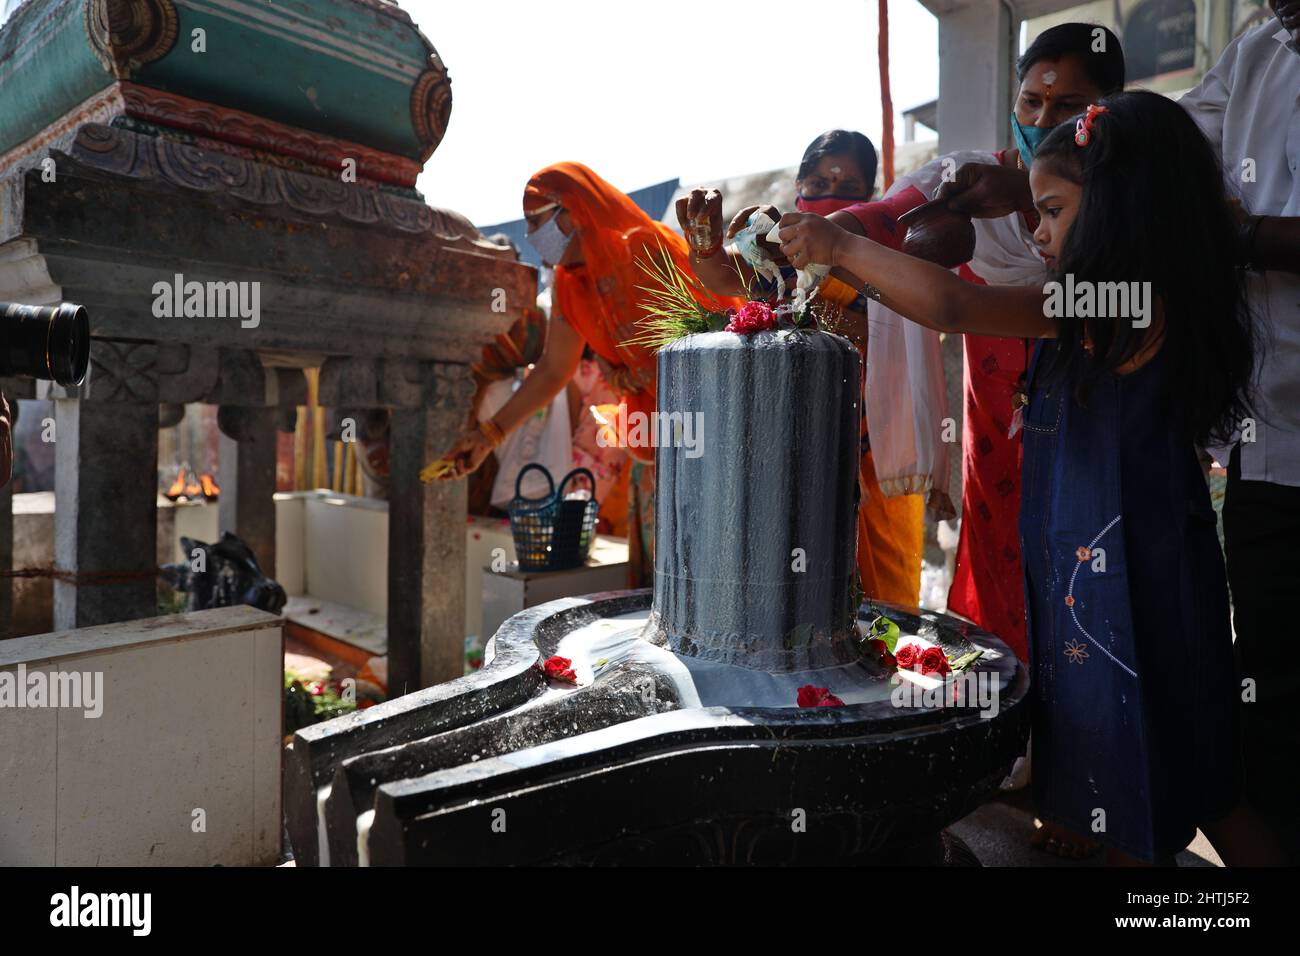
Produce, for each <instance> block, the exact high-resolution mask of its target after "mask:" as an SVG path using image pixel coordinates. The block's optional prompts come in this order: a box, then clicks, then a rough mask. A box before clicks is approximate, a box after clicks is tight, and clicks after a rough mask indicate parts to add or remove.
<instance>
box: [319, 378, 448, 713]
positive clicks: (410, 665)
mask: <svg viewBox="0 0 1300 956" xmlns="http://www.w3.org/2000/svg"><path fill="white" fill-rule="evenodd" d="M473 394H474V382H473V378H472V377H471V375H470V372H469V368H468V366H465V365H456V364H449V363H442V362H415V361H411V360H406V359H347V358H332V359H329V360H328V361H327V362H326V363H325V364H324V365H323V366H322V367H321V376H320V396H321V397H320V402H321V404H322V405H324V406H327V407H348V408H379V407H388V408H391V409H392V410H393V411H392V419H391V423H390V426H389V435H390V439H389V441H390V445H389V481H390V488H389V495H388V686H389V693H390V694H391V695H393V696H396V695H399V694H406V693H409V692H411V691H413V690H417V689H418V688H421V687H428V686H430V685H432V684H438V683H441V682H443V681H448V680H454V679H455V678H457V677H460V676H461V675H462V674H463V673H464V662H465V658H464V653H465V650H464V648H465V560H466V553H465V516H466V513H467V503H468V497H467V492H466V485H465V482H463V481H457V482H450V483H435V484H424V483H423V482H422V481H420V469H422V468H423V467H424V466H425V465H427V464H428V463H429V462H430V461H432V460H433V459H434V458H436V457H437V456H438V455H440V454H442V453H443V452H445V451H446V450H447V449H448V447H450V445H451V443H452V441H453V440H454V438H455V437H456V434H457V432H458V431H459V430H460V428H461V426H462V424H463V423H464V422H465V419H466V416H467V414H468V412H469V405H470V400H471V398H472V397H473Z"/></svg>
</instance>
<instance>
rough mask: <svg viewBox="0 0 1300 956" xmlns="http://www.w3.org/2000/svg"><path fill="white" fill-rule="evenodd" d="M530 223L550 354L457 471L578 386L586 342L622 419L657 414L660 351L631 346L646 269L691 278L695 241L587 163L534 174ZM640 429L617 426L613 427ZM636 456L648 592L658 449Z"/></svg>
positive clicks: (634, 571)
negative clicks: (547, 305)
mask: <svg viewBox="0 0 1300 956" xmlns="http://www.w3.org/2000/svg"><path fill="white" fill-rule="evenodd" d="M524 217H525V219H527V221H528V238H529V241H530V242H532V243H533V245H534V246H535V247H536V249H537V251H538V252H539V253H541V255H542V259H543V260H544V261H545V262H546V264H547V265H550V266H553V267H554V268H555V285H554V289H553V291H552V299H551V301H552V309H551V325H550V330H549V332H548V334H547V337H546V348H545V351H544V352H543V353H542V357H541V360H540V361H539V362H538V363H537V365H536V366H535V367H534V369H533V371H532V373H531V374H530V375H529V376H528V378H527V379H526V380H525V381H524V383H523V385H521V386H520V387H519V390H518V391H517V392H515V394H514V396H513V397H512V398H511V399H510V401H508V402H507V403H506V404H505V405H504V406H503V407H502V408H501V410H500V411H498V412H497V413H496V415H494V416H493V417H492V418H491V419H488V420H486V421H480V422H477V423H476V424H475V425H474V426H473V427H471V428H469V429H467V430H466V432H465V433H464V434H462V435H461V437H460V439H459V440H458V441H457V443H456V444H455V446H453V448H452V451H451V453H450V457H452V458H454V459H455V460H456V465H457V472H456V474H458V475H463V474H466V473H468V472H470V471H473V470H474V469H475V468H477V467H478V466H479V465H480V464H481V463H482V461H483V459H484V458H486V457H487V455H488V453H489V452H490V451H491V450H492V448H493V447H495V446H496V444H498V443H499V442H500V441H501V439H502V438H504V437H505V435H506V434H507V433H509V432H510V431H511V430H512V429H514V428H516V427H517V426H518V425H519V424H520V423H521V422H523V421H524V420H525V419H527V418H528V417H529V416H530V415H532V414H533V413H534V412H536V411H537V410H538V409H539V408H542V407H543V406H545V405H546V404H547V403H549V402H550V401H551V399H552V398H554V397H555V395H556V393H558V392H559V391H560V389H562V388H564V387H565V386H566V385H567V384H568V383H569V381H570V380H571V379H572V378H573V373H574V371H575V370H576V369H577V367H578V363H579V362H580V361H581V359H582V352H583V347H584V345H589V346H591V349H592V351H593V352H594V353H595V355H596V358H597V361H598V363H599V364H600V367H601V371H602V372H603V373H604V376H605V380H606V381H607V382H608V383H609V385H610V386H611V387H612V388H613V389H614V390H615V391H616V392H617V393H618V394H619V396H620V415H626V416H628V417H629V418H630V417H631V416H632V415H634V414H637V413H641V414H644V415H646V416H647V420H648V416H649V414H650V413H651V412H653V411H654V410H655V354H654V350H653V349H652V348H650V347H648V346H645V345H640V344H636V343H633V342H632V340H633V339H635V338H637V337H638V336H639V335H641V334H642V333H643V332H644V330H643V329H641V328H639V327H638V323H640V322H641V321H642V320H643V319H644V318H645V317H646V312H645V309H644V307H643V303H644V301H645V299H646V293H645V292H643V291H642V290H641V289H640V288H638V286H643V285H646V284H647V283H648V279H647V277H646V275H645V274H644V273H643V272H642V271H641V268H640V266H639V265H638V264H637V263H638V260H641V261H647V262H648V261H650V260H651V258H652V257H658V256H660V255H663V254H667V255H669V256H671V258H672V259H673V260H674V262H675V263H676V264H677V266H678V267H679V268H680V269H682V270H683V271H686V272H689V271H690V263H689V261H688V257H687V248H686V240H684V239H683V238H682V237H681V236H679V235H677V234H676V233H675V232H673V231H672V230H671V229H669V228H668V227H667V226H665V225H663V224H662V223H659V222H655V221H654V220H653V219H651V218H650V217H649V216H648V215H646V214H645V212H643V211H642V210H641V208H640V207H638V206H637V205H636V203H634V202H633V201H632V200H631V199H629V198H628V197H627V196H626V195H625V194H624V193H621V192H619V191H618V190H617V189H615V188H614V187H613V186H611V185H610V184H609V183H607V182H605V180H603V179H601V178H600V177H599V176H597V175H596V174H595V173H594V172H592V171H591V170H590V169H588V168H587V167H586V166H583V165H582V164H581V163H556V164H555V165H554V166H548V167H546V168H545V169H543V170H541V171H540V172H538V173H537V174H535V175H534V176H533V177H532V179H530V180H529V181H528V186H527V188H526V189H525V190H524ZM661 250H662V251H661ZM707 304H709V305H710V306H711V307H716V303H707ZM726 304H731V303H730V302H724V305H726ZM634 421H635V420H634ZM639 433H640V431H639V430H638V429H634V428H624V427H620V426H618V425H616V426H615V427H612V428H610V429H609V430H608V431H607V434H610V435H613V434H618V435H624V434H628V435H633V434H639ZM628 451H629V452H630V454H631V455H632V456H633V464H632V469H631V475H630V478H629V487H628V560H629V563H630V574H629V577H630V583H631V584H632V585H633V586H635V587H644V586H649V585H650V584H651V583H652V581H653V574H654V448H653V446H652V445H651V444H650V443H648V442H647V443H643V444H639V445H630V446H629V447H628Z"/></svg>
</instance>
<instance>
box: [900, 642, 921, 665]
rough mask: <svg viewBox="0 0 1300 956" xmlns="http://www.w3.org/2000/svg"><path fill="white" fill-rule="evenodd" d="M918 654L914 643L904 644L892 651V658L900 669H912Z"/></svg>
mask: <svg viewBox="0 0 1300 956" xmlns="http://www.w3.org/2000/svg"><path fill="white" fill-rule="evenodd" d="M919 656H920V654H919V653H918V652H917V649H916V645H915V644H904V645H903V646H902V647H900V648H898V649H897V650H895V651H894V660H896V661H897V662H898V669H899V670H901V671H910V670H914V669H915V668H916V659H917V658H918V657H919Z"/></svg>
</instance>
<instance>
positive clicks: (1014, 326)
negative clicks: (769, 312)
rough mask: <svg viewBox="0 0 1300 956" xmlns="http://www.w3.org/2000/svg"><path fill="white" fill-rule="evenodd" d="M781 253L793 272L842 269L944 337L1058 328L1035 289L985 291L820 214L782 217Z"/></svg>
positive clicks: (1050, 333) (1049, 333)
mask: <svg viewBox="0 0 1300 956" xmlns="http://www.w3.org/2000/svg"><path fill="white" fill-rule="evenodd" d="M779 235H780V237H781V251H782V252H783V253H785V255H786V256H787V257H789V259H790V262H791V264H793V265H794V266H795V268H798V269H802V268H804V267H805V266H807V265H808V264H809V263H813V262H817V263H821V264H823V265H830V266H832V267H833V268H838V269H843V270H844V271H845V272H848V273H850V274H852V275H853V276H855V277H857V278H858V279H859V280H860V281H862V282H865V283H869V284H870V285H872V286H873V287H875V289H876V290H878V291H879V292H880V301H881V302H882V303H883V304H884V305H886V306H888V307H889V308H891V309H893V310H894V311H895V312H897V313H899V314H900V315H903V316H905V317H906V318H909V319H911V320H912V321H913V322H916V323H917V324H919V325H924V326H925V327H926V328H930V329H934V330H936V331H939V332H973V333H975V334H977V335H1004V336H1015V337H1019V338H1053V337H1055V335H1056V322H1055V321H1054V320H1053V319H1052V318H1050V317H1049V316H1047V315H1046V314H1045V313H1044V308H1043V303H1044V300H1045V294H1044V292H1043V290H1042V288H1040V287H1038V286H1027V287H1016V288H1012V287H1007V286H981V285H975V284H974V283H970V282H965V281H963V280H962V279H960V278H958V277H957V276H956V275H954V274H953V273H951V272H949V271H948V270H947V269H944V268H942V267H941V266H937V265H935V264H934V263H932V262H926V261H925V260H923V259H917V258H915V257H913V256H909V255H906V254H904V253H902V252H895V251H894V250H893V249H889V248H887V247H885V246H882V245H880V244H879V243H876V242H872V241H871V240H870V239H867V238H866V237H864V236H856V235H853V234H852V233H850V232H848V231H847V230H845V229H842V228H840V227H839V226H837V225H835V224H834V223H832V222H830V221H828V220H826V219H823V218H822V217H820V216H812V215H807V214H804V213H787V214H786V215H784V216H782V217H781V231H780V233H779Z"/></svg>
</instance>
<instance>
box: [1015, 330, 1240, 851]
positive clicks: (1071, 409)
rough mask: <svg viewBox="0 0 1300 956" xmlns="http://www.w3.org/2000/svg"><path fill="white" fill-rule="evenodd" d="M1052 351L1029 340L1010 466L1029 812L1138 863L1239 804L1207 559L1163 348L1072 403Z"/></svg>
mask: <svg viewBox="0 0 1300 956" xmlns="http://www.w3.org/2000/svg"><path fill="white" fill-rule="evenodd" d="M1056 353H1057V346H1056V343H1055V342H1054V341H1052V340H1043V341H1041V342H1040V343H1039V345H1038V347H1037V349H1036V351H1035V354H1034V359H1033V362H1032V363H1031V368H1030V377H1029V395H1030V399H1029V405H1028V406H1027V408H1026V409H1025V415H1024V457H1023V461H1022V468H1021V480H1022V498H1021V510H1020V540H1021V553H1022V558H1023V562H1024V569H1025V597H1026V604H1025V606H1026V608H1027V610H1028V618H1029V649H1030V661H1031V666H1032V679H1033V690H1034V698H1033V699H1034V715H1033V781H1034V796H1035V802H1036V805H1037V808H1038V812H1039V814H1040V815H1041V816H1043V818H1044V819H1047V820H1050V821H1052V822H1054V823H1058V824H1060V825H1062V826H1066V827H1069V828H1070V829H1073V830H1075V831H1077V832H1079V833H1083V834H1089V835H1092V836H1093V838H1094V839H1097V840H1098V841H1099V842H1101V843H1103V844H1105V845H1107V846H1111V847H1114V848H1116V849H1119V850H1121V851H1124V852H1126V853H1128V854H1130V855H1133V856H1136V857H1139V858H1141V859H1144V860H1147V861H1151V862H1154V861H1157V860H1159V859H1163V858H1166V857H1169V856H1171V855H1172V854H1174V853H1176V852H1178V851H1179V850H1181V849H1183V848H1184V847H1185V846H1186V845H1187V844H1188V843H1190V842H1191V840H1192V838H1193V837H1194V835H1195V830H1196V827H1197V826H1198V825H1199V824H1201V823H1204V822H1206V821H1209V820H1213V819H1216V818H1217V817H1220V816H1222V815H1223V814H1225V813H1227V812H1228V811H1229V810H1231V809H1232V808H1233V806H1234V805H1235V804H1236V802H1237V799H1238V795H1239V792H1240V787H1241V771H1240V765H1239V747H1238V741H1237V725H1236V704H1237V685H1236V681H1235V678H1234V672H1233V661H1232V637H1231V628H1230V622H1229V616H1228V591H1227V579H1226V576H1225V574H1224V567H1223V556H1222V552H1221V550H1220V548H1219V542H1218V537H1217V534H1216V531H1215V515H1214V510H1213V508H1212V507H1211V505H1210V498H1209V490H1208V488H1207V486H1206V483H1205V479H1204V476H1203V474H1202V472H1201V468H1200V464H1199V462H1198V460H1197V456H1196V452H1195V449H1194V448H1193V446H1192V445H1191V444H1190V443H1189V442H1186V441H1184V440H1180V439H1179V438H1178V436H1177V434H1176V431H1175V429H1174V428H1173V427H1172V426H1171V425H1170V423H1169V416H1168V414H1167V413H1166V411H1165V407H1164V406H1163V404H1162V391H1163V390H1162V382H1163V376H1164V374H1165V373H1164V369H1165V364H1166V363H1165V359H1164V355H1163V353H1158V354H1157V355H1156V357H1155V358H1154V359H1152V360H1151V361H1150V362H1148V363H1147V364H1146V365H1145V366H1143V367H1142V368H1140V369H1138V370H1137V371H1135V372H1133V373H1132V374H1129V375H1123V376H1118V375H1111V376H1106V377H1104V378H1103V380H1102V381H1101V382H1099V383H1098V384H1097V386H1096V387H1095V388H1094V389H1093V390H1092V392H1091V393H1090V394H1089V395H1088V397H1087V400H1086V404H1085V405H1081V404H1080V403H1079V402H1078V401H1076V400H1075V398H1074V395H1073V387H1072V385H1071V384H1070V383H1068V382H1066V381H1064V380H1063V379H1062V377H1061V376H1059V375H1052V374H1051V366H1052V364H1053V360H1054V358H1055V356H1056Z"/></svg>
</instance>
